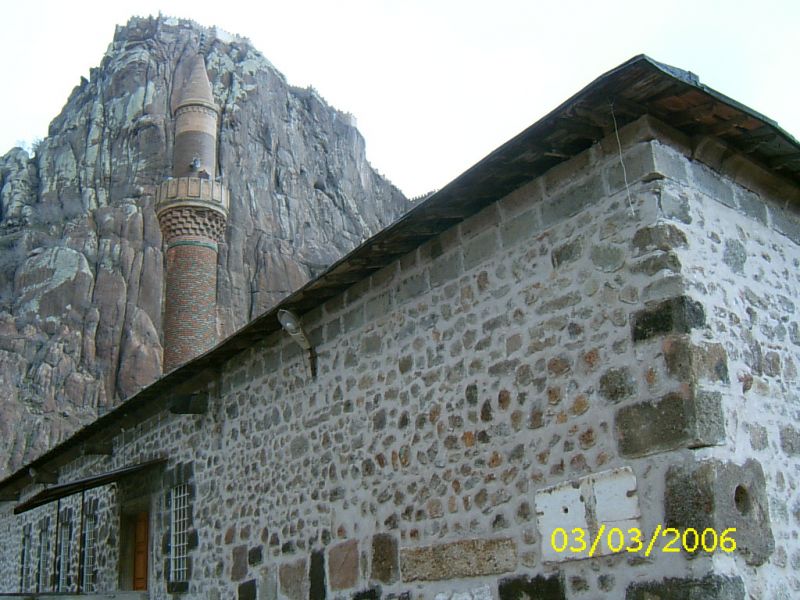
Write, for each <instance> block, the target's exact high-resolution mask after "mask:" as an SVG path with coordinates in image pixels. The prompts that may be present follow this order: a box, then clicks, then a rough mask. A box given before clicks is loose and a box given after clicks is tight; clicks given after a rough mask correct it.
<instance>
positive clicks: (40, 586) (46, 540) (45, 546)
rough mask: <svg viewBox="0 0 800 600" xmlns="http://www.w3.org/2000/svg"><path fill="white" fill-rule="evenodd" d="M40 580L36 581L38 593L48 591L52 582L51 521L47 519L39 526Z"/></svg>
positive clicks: (38, 569)
mask: <svg viewBox="0 0 800 600" xmlns="http://www.w3.org/2000/svg"><path fill="white" fill-rule="evenodd" d="M37 562H38V565H37V567H38V568H37V571H38V578H37V581H36V591H38V592H44V591H47V588H48V586H49V581H50V577H49V575H50V519H49V518H45V519H43V520H42V522H41V523H40V525H39V557H38V560H37Z"/></svg>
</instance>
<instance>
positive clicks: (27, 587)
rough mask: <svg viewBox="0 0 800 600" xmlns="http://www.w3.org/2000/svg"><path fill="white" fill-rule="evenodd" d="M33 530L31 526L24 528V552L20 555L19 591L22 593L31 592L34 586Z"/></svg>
mask: <svg viewBox="0 0 800 600" xmlns="http://www.w3.org/2000/svg"><path fill="white" fill-rule="evenodd" d="M32 551H33V530H32V529H31V526H30V524H28V525H25V527H23V528H22V550H21V554H20V560H19V562H20V574H19V589H20V591H21V592H30V591H31V586H32V584H33V562H32V560H31V559H32V556H31V552H32Z"/></svg>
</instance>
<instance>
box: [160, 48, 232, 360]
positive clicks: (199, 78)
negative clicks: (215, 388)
mask: <svg viewBox="0 0 800 600" xmlns="http://www.w3.org/2000/svg"><path fill="white" fill-rule="evenodd" d="M190 60H191V64H190V65H189V69H188V73H189V75H188V76H187V77H186V79H185V80H184V82H183V84H182V86H181V88H180V89H179V90H178V93H177V97H176V99H177V105H176V108H175V145H174V148H173V156H172V174H173V177H172V178H170V179H168V180H167V181H165V182H164V183H162V184H161V185H160V186H159V188H158V191H157V194H156V214H157V215H158V221H159V224H160V226H161V233H162V235H163V237H164V240H165V242H166V244H167V251H166V286H165V298H164V372H165V373H166V372H169V371H171V370H172V369H174V368H176V367H178V366H180V365H181V364H183V363H185V362H186V361H188V360H191V359H192V358H194V357H195V356H197V355H199V354H202V353H203V352H205V351H206V350H208V349H210V348H211V347H212V346H214V344H216V341H217V319H216V313H217V311H216V303H217V301H216V298H217V247H218V244H219V242H220V241H222V239H223V237H224V233H225V222H226V220H227V217H228V190H227V189H226V188H225V186H224V185H223V184H222V182H220V181H216V163H217V119H218V116H219V108H218V107H217V105H216V104H215V103H214V96H213V94H212V90H211V83H210V82H209V80H208V74H207V73H206V65H205V61H204V60H203V56H202V55H201V54H196V55H195V56H193V57H192V58H191V59H190Z"/></svg>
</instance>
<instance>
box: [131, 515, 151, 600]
mask: <svg viewBox="0 0 800 600" xmlns="http://www.w3.org/2000/svg"><path fill="white" fill-rule="evenodd" d="M148 530H149V515H148V514H147V513H146V512H140V513H137V514H136V527H135V530H134V536H133V589H134V590H146V589H147V555H148V552H149V546H150V544H149V537H150V536H149V531H148Z"/></svg>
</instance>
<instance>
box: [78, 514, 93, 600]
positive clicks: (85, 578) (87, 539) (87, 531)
mask: <svg viewBox="0 0 800 600" xmlns="http://www.w3.org/2000/svg"><path fill="white" fill-rule="evenodd" d="M95 535H96V531H95V515H94V513H89V514H87V515H86V516H85V517H84V520H83V574H82V579H81V590H82V591H84V592H93V591H94V564H95V562H94V561H95V540H96V537H95Z"/></svg>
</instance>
